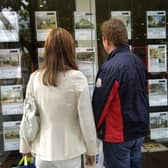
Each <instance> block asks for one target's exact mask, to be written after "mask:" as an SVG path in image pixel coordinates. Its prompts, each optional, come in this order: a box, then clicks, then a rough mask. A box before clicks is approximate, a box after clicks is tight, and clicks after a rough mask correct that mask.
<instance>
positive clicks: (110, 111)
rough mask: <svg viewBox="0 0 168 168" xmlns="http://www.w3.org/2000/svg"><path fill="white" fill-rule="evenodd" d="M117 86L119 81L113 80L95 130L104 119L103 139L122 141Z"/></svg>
mask: <svg viewBox="0 0 168 168" xmlns="http://www.w3.org/2000/svg"><path fill="white" fill-rule="evenodd" d="M119 87H120V84H119V82H118V81H115V82H114V84H113V87H112V89H111V91H110V94H109V96H108V99H107V101H106V104H105V107H104V109H103V112H102V114H101V117H100V119H99V122H98V124H97V130H99V128H100V127H101V125H102V124H103V122H104V121H105V136H104V141H106V142H114V143H115V142H116V143H117V142H124V132H123V118H122V112H121V103H120V96H119V93H118V89H119Z"/></svg>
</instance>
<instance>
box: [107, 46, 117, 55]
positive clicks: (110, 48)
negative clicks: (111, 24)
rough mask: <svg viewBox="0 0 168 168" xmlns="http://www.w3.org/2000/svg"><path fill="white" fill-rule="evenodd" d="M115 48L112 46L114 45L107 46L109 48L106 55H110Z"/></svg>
mask: <svg viewBox="0 0 168 168" xmlns="http://www.w3.org/2000/svg"><path fill="white" fill-rule="evenodd" d="M116 48H117V47H116V46H114V45H111V46H109V48H108V50H107V53H108V54H110V53H112V52H113V51H114V50H115V49H116Z"/></svg>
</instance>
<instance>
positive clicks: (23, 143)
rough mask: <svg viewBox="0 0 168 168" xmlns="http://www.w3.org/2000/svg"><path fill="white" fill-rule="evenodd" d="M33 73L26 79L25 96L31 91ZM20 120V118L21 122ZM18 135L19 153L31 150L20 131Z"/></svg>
mask: <svg viewBox="0 0 168 168" xmlns="http://www.w3.org/2000/svg"><path fill="white" fill-rule="evenodd" d="M33 75H34V74H31V75H30V78H29V81H28V84H27V88H26V97H27V96H28V95H30V94H31V93H32V88H31V85H32V79H33ZM22 120H24V114H23V116H22ZM22 120H21V122H22ZM19 135H20V147H19V151H20V153H29V152H30V151H31V144H29V143H28V142H27V141H26V140H25V139H24V138H23V136H22V133H21V131H20V134H19Z"/></svg>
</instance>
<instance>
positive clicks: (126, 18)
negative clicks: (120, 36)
mask: <svg viewBox="0 0 168 168" xmlns="http://www.w3.org/2000/svg"><path fill="white" fill-rule="evenodd" d="M111 18H114V19H115V18H116V19H120V20H122V21H123V23H124V25H125V26H126V28H127V32H128V39H131V38H132V37H131V11H111Z"/></svg>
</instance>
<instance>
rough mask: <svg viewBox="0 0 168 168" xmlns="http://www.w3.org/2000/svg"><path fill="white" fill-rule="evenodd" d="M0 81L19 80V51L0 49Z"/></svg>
mask: <svg viewBox="0 0 168 168" xmlns="http://www.w3.org/2000/svg"><path fill="white" fill-rule="evenodd" d="M0 71H1V73H0V79H12V78H21V54H20V50H19V49H0Z"/></svg>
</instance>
